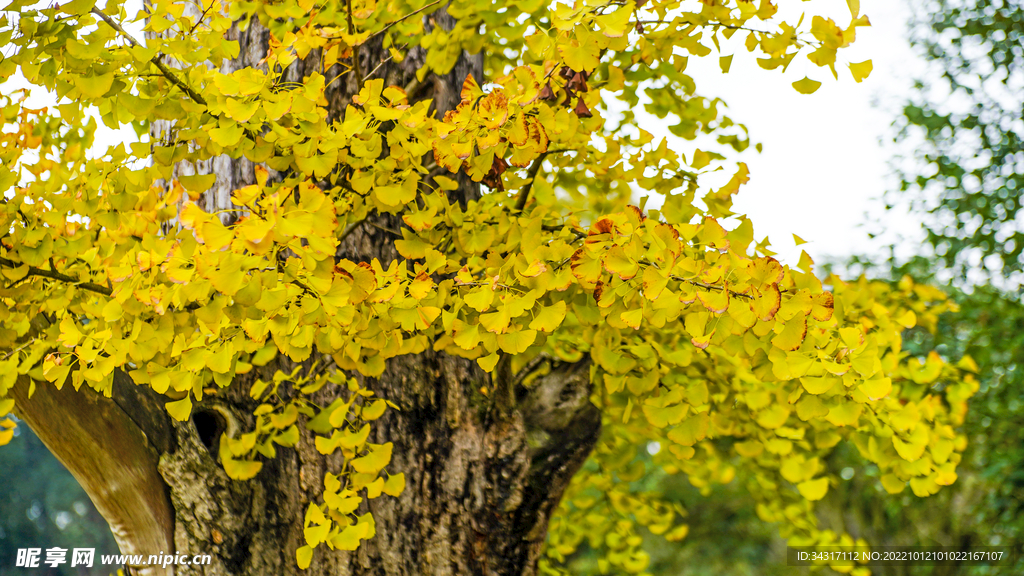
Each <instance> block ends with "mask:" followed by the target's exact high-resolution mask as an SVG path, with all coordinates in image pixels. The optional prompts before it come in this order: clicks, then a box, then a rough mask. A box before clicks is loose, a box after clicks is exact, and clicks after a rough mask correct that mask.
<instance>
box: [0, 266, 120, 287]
mask: <svg viewBox="0 0 1024 576" xmlns="http://www.w3.org/2000/svg"><path fill="white" fill-rule="evenodd" d="M0 265H2V266H7V267H8V268H17V267H19V266H20V264H19V263H17V262H15V261H13V260H8V259H6V258H0ZM27 276H40V277H42V278H49V279H51V280H60V281H61V282H67V283H68V284H75V285H76V286H78V287H79V288H82V289H83V290H89V291H90V292H96V293H98V294H103V295H104V296H110V295H111V294H112V293H113V290H111V289H110V288H108V287H106V286H101V285H99V284H96V283H93V282H81V281H79V280H78V278H75V277H74V276H68V275H67V274H61V273H60V272H57V271H56V270H43V269H42V268H36V267H35V266H29V267H28V274H27Z"/></svg>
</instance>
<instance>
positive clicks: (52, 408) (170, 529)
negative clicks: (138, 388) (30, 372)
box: [11, 376, 175, 576]
mask: <svg viewBox="0 0 1024 576" xmlns="http://www.w3.org/2000/svg"><path fill="white" fill-rule="evenodd" d="M31 384H32V383H31V381H30V379H29V378H28V377H27V376H19V377H18V380H17V382H16V384H15V385H14V387H13V388H12V389H11V394H12V396H13V397H14V399H15V413H16V414H17V415H18V417H19V418H21V419H22V420H24V421H25V422H26V423H27V424H28V425H29V427H31V428H32V430H33V431H34V432H35V433H36V435H37V436H39V439H40V440H42V442H43V444H45V445H46V447H47V448H49V449H50V452H52V453H53V455H54V456H56V457H57V459H58V460H60V462H61V463H62V464H63V465H64V466H65V467H66V468H67V469H68V471H69V472H71V474H72V475H73V476H74V477H75V479H76V480H78V483H79V484H81V485H82V488H83V489H85V492H86V493H87V494H88V495H89V499H91V500H92V501H93V503H94V504H95V505H96V508H97V509H98V510H99V512H100V514H101V515H103V518H105V519H106V521H107V523H108V524H110V530H111V532H113V534H114V539H115V540H116V541H117V545H118V547H119V548H120V550H121V553H122V554H144V555H149V554H156V553H158V552H161V551H164V552H173V551H174V549H175V547H174V513H173V510H172V507H171V501H170V496H169V494H168V490H167V485H166V483H165V482H164V479H163V477H161V476H160V473H159V471H158V469H157V463H158V462H159V458H160V454H159V453H158V452H157V450H156V449H154V447H153V445H152V444H150V442H149V440H148V439H147V436H146V434H145V433H144V432H143V431H142V430H141V429H140V428H139V426H138V425H136V423H135V422H134V421H133V420H132V418H131V416H130V415H129V414H127V413H126V412H125V411H124V410H123V409H122V408H121V407H120V406H118V405H117V404H115V403H114V402H113V401H111V400H110V399H108V398H103V397H102V396H100V395H99V394H98V393H96V392H95V391H93V390H92V389H91V388H88V387H83V388H82V390H80V391H77V392H76V391H75V389H74V388H73V387H72V386H71V385H70V384H69V383H65V384H64V386H63V388H62V389H61V390H57V388H56V387H55V386H53V385H50V384H43V385H39V384H37V385H36V386H35V392H34V393H33V394H32V396H31V398H30V397H29V395H28V391H29V388H30V385H31ZM133 573H138V574H142V575H145V576H171V575H172V574H173V573H174V571H173V566H169V567H167V568H162V567H160V566H159V565H158V566H147V567H144V568H139V569H137V571H135V572H133Z"/></svg>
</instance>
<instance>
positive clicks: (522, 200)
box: [516, 152, 549, 212]
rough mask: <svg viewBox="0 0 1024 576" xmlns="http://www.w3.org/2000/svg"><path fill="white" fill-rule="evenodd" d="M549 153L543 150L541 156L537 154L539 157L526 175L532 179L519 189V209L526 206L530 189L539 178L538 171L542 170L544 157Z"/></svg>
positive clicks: (517, 206)
mask: <svg viewBox="0 0 1024 576" xmlns="http://www.w3.org/2000/svg"><path fill="white" fill-rule="evenodd" d="M548 154H549V152H542V153H541V155H540V156H537V159H536V160H534V161H533V164H532V165H531V166H530V171H529V172H527V173H526V177H527V178H529V179H530V181H529V182H527V184H526V186H523V189H522V190H520V191H519V197H518V198H516V210H517V211H519V212H522V211H523V208H525V207H526V200H527V199H528V198H529V197H530V190H532V189H533V183H534V181H536V180H537V173H539V172H540V167H541V164H543V163H544V158H545V157H547V155H548Z"/></svg>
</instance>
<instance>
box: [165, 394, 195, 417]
mask: <svg viewBox="0 0 1024 576" xmlns="http://www.w3.org/2000/svg"><path fill="white" fill-rule="evenodd" d="M164 406H165V407H166V408H167V413H168V414H170V415H171V417H172V418H174V419H175V420H177V421H178V422H184V421H186V420H188V417H189V416H190V415H191V414H192V398H191V397H190V396H185V397H184V398H182V399H181V400H175V401H174V402H168V403H167V404H165V405H164Z"/></svg>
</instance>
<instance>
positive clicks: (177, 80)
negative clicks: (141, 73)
mask: <svg viewBox="0 0 1024 576" xmlns="http://www.w3.org/2000/svg"><path fill="white" fill-rule="evenodd" d="M90 13H91V14H93V15H94V16H98V17H99V18H100V19H101V20H103V21H104V22H106V23H107V25H108V26H110V27H111V28H113V29H114V30H117V32H118V33H120V34H121V35H122V36H124V37H125V38H126V39H127V40H128V42H129V43H130V44H131V45H132V46H133V47H134V46H139V41H138V40H136V39H135V38H133V37H132V35H131V34H129V33H128V32H126V31H125V29H124V28H122V27H121V25H120V24H118V23H117V22H114V19H113V18H111V17H110V16H107V15H106V14H104V13H103V12H102V11H101V10H99V9H98V8H93V9H92V10H91V11H90ZM162 56H163V54H157V55H156V56H154V57H153V58H150V60H149V61H150V62H151V63H152V64H153V65H154V66H156V69H157V70H159V71H160V73H161V74H163V75H164V77H165V78H167V79H168V80H170V81H171V83H172V84H174V85H175V86H177V87H178V88H180V89H181V91H182V92H184V93H185V94H187V95H188V97H189V98H191V99H192V100H193V101H195V102H196V103H198V104H202V105H203V106H206V100H205V99H203V97H202V96H200V95H199V94H198V93H196V92H195V91H193V90H192V89H191V88H189V87H188V85H186V84H185V83H184V82H183V81H182V80H181V79H180V78H178V77H177V76H176V75H175V74H174V72H171V69H170V68H168V67H167V65H166V64H164V63H163V62H161V61H160V58H161V57H162Z"/></svg>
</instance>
